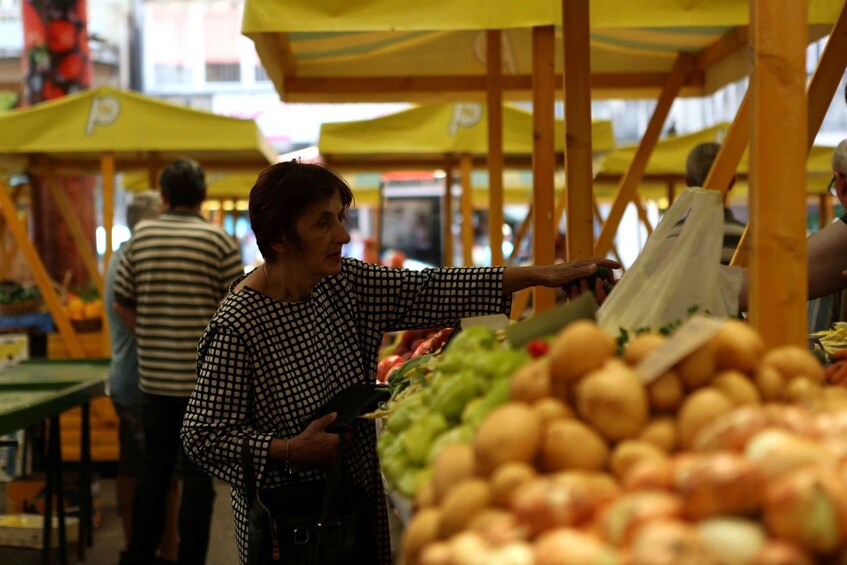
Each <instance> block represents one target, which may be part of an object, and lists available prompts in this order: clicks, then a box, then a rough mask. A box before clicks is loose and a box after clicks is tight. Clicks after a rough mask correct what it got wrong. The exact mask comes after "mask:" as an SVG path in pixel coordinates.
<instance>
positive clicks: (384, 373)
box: [376, 355, 404, 383]
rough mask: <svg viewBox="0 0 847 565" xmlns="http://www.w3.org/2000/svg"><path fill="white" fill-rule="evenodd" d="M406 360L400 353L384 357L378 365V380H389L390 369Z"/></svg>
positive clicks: (382, 381)
mask: <svg viewBox="0 0 847 565" xmlns="http://www.w3.org/2000/svg"><path fill="white" fill-rule="evenodd" d="M403 361H404V359H403V357H401V356H400V355H388V356H386V357H385V358H384V359H382V360H381V361H380V362H379V363H378V364H377V366H376V380H377V381H378V382H381V383H384V382H387V381H388V371H389V370H391V369H392V368H393V367H397V366H399V365H400V364H402V363H403Z"/></svg>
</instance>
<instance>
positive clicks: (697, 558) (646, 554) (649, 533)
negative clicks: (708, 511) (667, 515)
mask: <svg viewBox="0 0 847 565" xmlns="http://www.w3.org/2000/svg"><path fill="white" fill-rule="evenodd" d="M631 549H632V552H631V556H632V559H631V561H630V562H631V563H632V565H677V564H679V563H707V562H708V561H707V560H706V559H705V553H704V551H703V547H702V545H701V544H700V538H699V536H698V535H697V530H696V529H695V528H694V526H692V525H691V524H688V523H686V522H682V521H678V520H654V521H652V522H648V523H647V524H645V525H644V527H643V528H641V529H639V530H638V531H637V532H636V533H635V537H634V538H633V542H632V548H631Z"/></svg>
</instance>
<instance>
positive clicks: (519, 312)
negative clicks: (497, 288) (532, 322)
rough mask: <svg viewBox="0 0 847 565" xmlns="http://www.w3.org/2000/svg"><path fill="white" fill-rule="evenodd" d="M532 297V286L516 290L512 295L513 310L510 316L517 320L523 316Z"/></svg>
mask: <svg viewBox="0 0 847 565" xmlns="http://www.w3.org/2000/svg"><path fill="white" fill-rule="evenodd" d="M530 298H532V289H531V288H525V289H523V290H521V291H519V292H516V293H515V294H514V296H513V297H512V312H511V314H510V315H509V318H510V319H512V320H514V321H516V322H517V321H519V320H520V319H521V318H523V315H524V312H526V307H527V306H529V299H530Z"/></svg>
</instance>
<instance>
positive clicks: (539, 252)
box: [532, 26, 556, 314]
mask: <svg viewBox="0 0 847 565" xmlns="http://www.w3.org/2000/svg"><path fill="white" fill-rule="evenodd" d="M555 47H556V35H555V28H554V27H553V26H538V27H534V28H532V76H533V85H532V86H533V88H532V91H533V92H532V124H533V143H532V201H533V204H534V209H535V213H534V214H533V220H534V222H533V226H532V239H533V250H532V252H533V258H534V261H533V262H534V263H535V264H536V265H552V264H553V263H554V262H555V260H556V257H555V255H556V253H555V242H554V239H553V238H554V236H555V229H556V228H555V226H554V225H553V211H554V202H553V176H554V172H555V171H554V169H555V165H554V163H555V153H556V150H555V143H554V129H555V126H554V124H555V88H554V86H555V78H556V71H555V64H554V61H555ZM555 304H556V291H555V289H552V288H547V287H535V290H534V293H533V300H532V308H533V312H534V313H535V314H538V313H540V312H545V311H547V310H549V309H550V308H552V307H553V306H554V305H555Z"/></svg>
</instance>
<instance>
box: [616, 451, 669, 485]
mask: <svg viewBox="0 0 847 565" xmlns="http://www.w3.org/2000/svg"><path fill="white" fill-rule="evenodd" d="M674 469H675V460H671V459H642V460H641V461H639V462H638V463H636V464H635V465H634V466H633V467H632V468H631V469H629V470H628V471H627V473H626V475H624V477H623V486H624V488H625V489H626V490H629V491H635V490H641V489H661V490H672V489H673V486H674Z"/></svg>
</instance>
